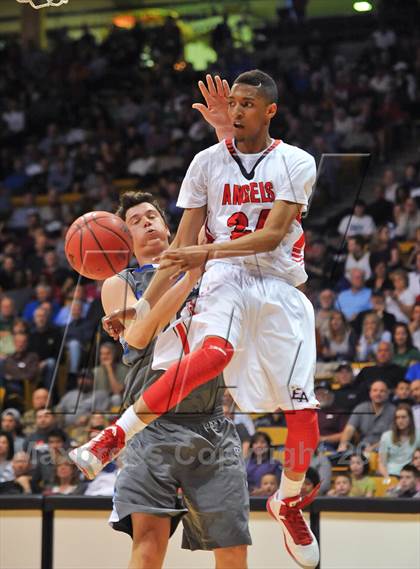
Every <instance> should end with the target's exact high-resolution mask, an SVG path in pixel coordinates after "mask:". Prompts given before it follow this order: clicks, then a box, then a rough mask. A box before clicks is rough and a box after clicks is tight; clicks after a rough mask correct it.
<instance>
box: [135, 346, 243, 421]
mask: <svg viewBox="0 0 420 569" xmlns="http://www.w3.org/2000/svg"><path fill="white" fill-rule="evenodd" d="M233 352H234V350H233V347H232V345H231V344H230V343H229V342H228V341H227V340H225V339H223V338H219V337H216V336H214V337H210V338H206V339H205V340H204V342H203V345H202V346H201V348H199V349H198V350H196V351H195V352H192V353H191V354H188V355H187V356H185V357H184V358H182V360H181V361H179V362H176V363H175V364H172V365H171V367H170V368H169V369H168V370H167V371H165V373H164V374H163V375H162V376H161V377H160V378H159V379H158V380H157V381H155V383H153V385H151V386H150V387H149V388H147V389H146V391H145V392H144V393H143V394H142V396H143V399H144V401H145V403H146V405H147V406H148V407H149V409H150V410H151V411H152V412H153V413H156V414H157V415H162V413H166V412H167V411H169V409H172V408H173V407H175V406H176V405H177V404H178V403H180V402H181V401H182V400H183V399H185V398H186V397H187V396H188V395H189V394H190V393H191V391H193V390H194V389H196V388H197V387H199V386H200V385H202V384H203V383H207V382H208V381H210V380H211V379H213V378H215V377H216V376H217V375H219V373H221V372H222V371H223V370H224V369H225V367H226V366H227V364H228V363H229V362H230V360H231V359H232V356H233Z"/></svg>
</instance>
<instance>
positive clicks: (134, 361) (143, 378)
mask: <svg viewBox="0 0 420 569" xmlns="http://www.w3.org/2000/svg"><path fill="white" fill-rule="evenodd" d="M155 270H156V266H155V265H143V266H142V267H139V268H136V269H132V268H130V269H125V270H124V271H122V272H121V273H119V274H118V276H119V277H120V278H121V279H123V280H124V281H125V282H126V283H127V287H128V286H129V287H130V288H131V290H132V291H133V292H134V294H135V296H136V298H137V299H139V298H141V296H142V295H143V293H144V291H145V290H146V288H147V286H148V285H149V283H150V281H151V279H152V277H153V275H154V273H155ZM197 295H198V289H197V290H194V291H192V293H191V295H190V296H189V297H188V299H187V302H188V301H189V300H191V298H193V297H195V296H197ZM121 343H122V345H123V349H124V354H123V362H124V363H125V364H126V365H127V366H129V367H130V370H129V372H128V373H127V376H126V379H125V391H124V398H123V401H124V404H125V405H131V404H132V403H134V401H135V400H136V399H137V398H138V397H139V395H140V394H141V393H143V391H145V389H146V388H147V387H149V386H150V385H151V384H152V383H154V382H155V381H156V380H157V379H158V378H159V377H160V376H161V375H162V373H163V371H161V370H153V369H152V367H151V366H152V361H153V349H154V344H155V342H154V341H153V342H151V343H150V344H149V345H148V346H147V348H145V349H144V350H138V349H136V348H133V347H131V346H129V345H128V344H127V342H125V341H122V342H121ZM223 391H224V382H223V377H222V376H218V377H217V378H215V379H214V380H212V381H209V382H207V383H205V384H204V385H202V386H200V387H198V388H197V389H195V390H194V391H193V392H192V393H191V394H190V395H189V396H188V397H186V398H185V399H184V400H183V401H181V403H180V404H179V405H178V406H177V408H176V410H172V411H171V412H168V413H166V414H165V418H167V419H170V420H173V421H176V422H185V421H188V422H191V421H192V422H199V423H202V422H206V421H208V420H209V418H211V417H213V416H221V414H222V405H221V401H222V397H223Z"/></svg>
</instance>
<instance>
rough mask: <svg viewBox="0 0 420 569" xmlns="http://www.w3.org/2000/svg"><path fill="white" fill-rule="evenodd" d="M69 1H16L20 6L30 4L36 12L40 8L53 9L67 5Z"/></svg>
mask: <svg viewBox="0 0 420 569" xmlns="http://www.w3.org/2000/svg"><path fill="white" fill-rule="evenodd" d="M68 1H69V0H16V2H19V4H29V5H30V6H32V8H35V10H39V9H40V8H53V7H58V6H62V5H63V4H67V3H68Z"/></svg>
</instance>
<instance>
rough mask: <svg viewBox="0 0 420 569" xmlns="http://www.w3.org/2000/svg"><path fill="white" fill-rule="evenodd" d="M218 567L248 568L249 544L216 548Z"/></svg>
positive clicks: (225, 568) (227, 568)
mask: <svg viewBox="0 0 420 569" xmlns="http://www.w3.org/2000/svg"><path fill="white" fill-rule="evenodd" d="M213 552H214V557H215V561H216V569H247V567H248V565H247V552H248V546H246V545H237V546H236V547H223V548H220V549H214V550H213Z"/></svg>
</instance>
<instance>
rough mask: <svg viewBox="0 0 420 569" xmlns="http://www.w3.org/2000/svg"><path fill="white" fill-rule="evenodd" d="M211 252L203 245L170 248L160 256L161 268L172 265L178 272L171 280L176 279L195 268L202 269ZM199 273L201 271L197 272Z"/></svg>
mask: <svg viewBox="0 0 420 569" xmlns="http://www.w3.org/2000/svg"><path fill="white" fill-rule="evenodd" d="M208 257H209V252H208V250H207V249H205V248H204V247H202V246H201V245H193V246H191V247H182V248H180V249H168V250H167V251H164V252H163V253H162V255H161V256H160V257H159V270H161V269H167V268H168V267H172V268H175V269H176V272H175V273H174V274H173V275H172V277H171V280H176V279H177V278H178V277H179V276H180V275H182V274H183V273H186V272H187V271H192V270H193V269H194V270H196V269H200V270H202V269H203V267H204V265H205V264H206V262H207V261H208ZM197 274H199V273H197Z"/></svg>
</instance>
